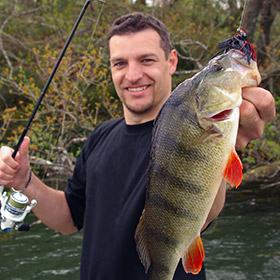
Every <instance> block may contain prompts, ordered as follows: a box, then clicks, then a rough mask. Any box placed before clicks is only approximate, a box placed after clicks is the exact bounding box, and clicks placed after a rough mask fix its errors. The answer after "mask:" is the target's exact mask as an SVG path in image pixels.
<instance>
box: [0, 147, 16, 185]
mask: <svg viewBox="0 0 280 280" xmlns="http://www.w3.org/2000/svg"><path fill="white" fill-rule="evenodd" d="M12 153H13V150H12V149H11V148H9V147H2V148H1V150H0V184H1V185H6V184H8V183H10V181H11V180H13V177H14V175H15V174H16V172H17V170H18V168H19V163H17V162H16V161H15V160H14V159H13V158H12Z"/></svg>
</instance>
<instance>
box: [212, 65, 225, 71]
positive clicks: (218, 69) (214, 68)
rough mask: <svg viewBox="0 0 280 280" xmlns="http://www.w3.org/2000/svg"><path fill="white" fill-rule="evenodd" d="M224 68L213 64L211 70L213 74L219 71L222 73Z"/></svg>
mask: <svg viewBox="0 0 280 280" xmlns="http://www.w3.org/2000/svg"><path fill="white" fill-rule="evenodd" d="M223 69H224V68H223V67H222V66H221V65H220V64H215V65H214V66H213V70H214V72H220V71H222V70H223Z"/></svg>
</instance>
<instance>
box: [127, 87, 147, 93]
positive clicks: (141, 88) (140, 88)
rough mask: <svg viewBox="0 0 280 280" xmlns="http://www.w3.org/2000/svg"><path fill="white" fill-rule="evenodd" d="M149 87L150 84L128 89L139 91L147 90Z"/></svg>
mask: <svg viewBox="0 0 280 280" xmlns="http://www.w3.org/2000/svg"><path fill="white" fill-rule="evenodd" d="M147 87H148V86H144V87H138V88H127V89H128V91H132V92H137V91H141V90H145V89H146V88H147Z"/></svg>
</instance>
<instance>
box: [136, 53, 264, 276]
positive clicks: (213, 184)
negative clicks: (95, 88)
mask: <svg viewBox="0 0 280 280" xmlns="http://www.w3.org/2000/svg"><path fill="white" fill-rule="evenodd" d="M260 80H261V78H260V74H259V71H258V68H257V64H256V62H255V61H253V60H251V61H250V60H248V57H247V56H246V55H245V54H244V53H243V52H241V51H240V50H236V49H231V50H229V51H228V52H226V53H224V54H222V55H219V56H217V57H215V58H213V59H211V60H210V61H209V63H208V64H207V65H206V67H204V68H203V69H202V70H201V71H200V72H199V73H197V74H196V75H195V76H193V77H192V78H190V79H187V80H185V81H184V82H182V83H181V84H180V85H179V86H178V87H177V88H176V89H175V90H174V91H173V92H172V94H171V95H170V97H169V98H168V100H167V101H166V102H165V104H164V105H163V107H162V109H161V111H160V112H159V114H158V116H157V119H156V122H155V127H154V135H153V142H152V151H151V160H150V167H149V173H148V185H147V195H146V202H145V208H144V211H143V214H142V216H141V218H140V221H139V224H138V226H137V229H136V232H135V240H136V244H137V251H138V254H139V257H140V260H141V262H142V263H143V265H144V268H145V271H146V273H147V271H148V270H149V269H150V280H172V279H173V275H174V272H175V270H176V267H177V265H178V262H179V261H180V259H181V258H182V262H183V267H184V269H185V271H186V272H187V273H193V274H197V273H199V271H200V270H201V267H202V263H203V259H204V256H205V254H204V249H203V244H202V241H201V238H200V231H201V229H202V227H203V225H204V224H205V222H206V218H207V216H208V214H209V211H210V209H211V207H212V204H213V202H214V199H215V197H216V195H217V192H218V189H219V186H220V184H221V182H222V180H223V178H225V179H227V180H228V182H229V183H230V185H231V186H234V185H235V186H236V187H238V186H239V184H240V183H241V180H242V163H241V161H240V159H239V157H238V155H237V153H236V151H235V142H236V136H237V130H238V123H239V106H240V104H241V102H242V97H241V89H242V88H243V87H251V86H257V85H258V84H259V83H260Z"/></svg>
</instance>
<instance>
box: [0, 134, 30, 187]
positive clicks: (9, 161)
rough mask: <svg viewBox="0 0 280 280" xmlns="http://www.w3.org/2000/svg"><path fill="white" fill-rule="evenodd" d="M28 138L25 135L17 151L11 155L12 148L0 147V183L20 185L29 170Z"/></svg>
mask: <svg viewBox="0 0 280 280" xmlns="http://www.w3.org/2000/svg"><path fill="white" fill-rule="evenodd" d="M29 142H30V140H29V138H28V137H25V138H24V140H23V142H22V145H21V147H20V149H19V152H18V153H17V156H16V158H15V159H14V158H13V157H12V154H13V149H11V148H9V147H6V146H3V147H2V148H1V149H0V184H1V185H4V186H7V187H9V186H10V185H12V184H17V185H21V184H22V182H21V181H24V180H26V176H28V170H29V157H28V145H29Z"/></svg>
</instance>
